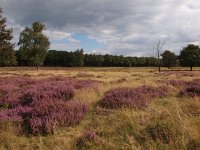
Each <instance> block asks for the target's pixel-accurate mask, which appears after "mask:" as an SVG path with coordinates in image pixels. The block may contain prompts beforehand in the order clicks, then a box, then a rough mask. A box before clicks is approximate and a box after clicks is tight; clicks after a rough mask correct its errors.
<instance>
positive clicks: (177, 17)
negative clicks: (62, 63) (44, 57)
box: [0, 0, 200, 56]
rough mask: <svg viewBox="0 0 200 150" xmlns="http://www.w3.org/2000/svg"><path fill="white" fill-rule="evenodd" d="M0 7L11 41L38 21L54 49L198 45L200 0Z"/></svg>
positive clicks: (47, 1)
mask: <svg viewBox="0 0 200 150" xmlns="http://www.w3.org/2000/svg"><path fill="white" fill-rule="evenodd" d="M0 7H2V8H3V10H4V16H5V17H7V24H8V26H9V27H12V28H13V30H14V39H13V41H14V42H16V43H17V42H18V38H19V34H20V32H21V31H22V30H23V29H24V28H25V27H26V26H29V27H30V26H31V24H32V23H33V22H35V21H41V22H42V23H44V24H45V26H46V31H45V34H46V35H47V36H48V37H49V40H50V42H51V46H50V49H55V50H67V51H74V50H76V49H80V48H83V49H84V51H85V53H96V54H114V55H124V56H152V55H153V46H154V45H156V43H158V41H166V44H165V45H164V47H163V50H171V51H173V52H175V53H176V54H178V53H179V52H180V50H181V49H182V48H183V47H185V46H187V44H189V43H192V44H197V45H199V44H200V42H199V40H200V1H199V0H0ZM16 48H17V47H16Z"/></svg>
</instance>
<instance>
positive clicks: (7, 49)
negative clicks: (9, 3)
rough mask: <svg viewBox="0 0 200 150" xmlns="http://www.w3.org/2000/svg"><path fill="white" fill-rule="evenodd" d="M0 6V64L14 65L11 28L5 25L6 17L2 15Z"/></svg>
mask: <svg viewBox="0 0 200 150" xmlns="http://www.w3.org/2000/svg"><path fill="white" fill-rule="evenodd" d="M2 13H3V10H2V9H1V8H0V66H12V65H16V57H15V52H14V44H13V43H11V40H12V38H13V36H12V29H10V28H7V27H6V18H5V17H3V16H2Z"/></svg>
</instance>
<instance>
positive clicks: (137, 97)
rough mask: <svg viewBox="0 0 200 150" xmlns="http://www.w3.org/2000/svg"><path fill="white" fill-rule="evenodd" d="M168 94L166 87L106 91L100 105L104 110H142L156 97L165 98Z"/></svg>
mask: <svg viewBox="0 0 200 150" xmlns="http://www.w3.org/2000/svg"><path fill="white" fill-rule="evenodd" d="M168 94H169V90H168V89H167V88H166V87H151V86H141V87H138V88H117V89H113V90H110V91H108V92H107V93H106V94H105V96H104V97H103V99H102V100H101V101H100V105H101V106H102V107H106V108H121V107H129V108H143V107H146V106H147V104H148V103H149V102H150V101H151V100H152V99H153V98H156V97H165V96H167V95H168Z"/></svg>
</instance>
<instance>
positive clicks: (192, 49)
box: [179, 44, 200, 71]
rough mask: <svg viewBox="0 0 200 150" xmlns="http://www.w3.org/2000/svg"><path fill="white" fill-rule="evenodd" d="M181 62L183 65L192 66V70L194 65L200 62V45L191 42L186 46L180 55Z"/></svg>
mask: <svg viewBox="0 0 200 150" xmlns="http://www.w3.org/2000/svg"><path fill="white" fill-rule="evenodd" d="M179 60H180V64H181V65H182V66H186V67H190V70H191V71H192V67H193V66H197V65H198V64H199V63H200V48H199V46H198V45H194V44H189V45H188V46H186V47H184V48H183V50H182V51H181V52H180V56H179Z"/></svg>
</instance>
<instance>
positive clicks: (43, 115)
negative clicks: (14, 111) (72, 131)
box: [26, 100, 88, 134]
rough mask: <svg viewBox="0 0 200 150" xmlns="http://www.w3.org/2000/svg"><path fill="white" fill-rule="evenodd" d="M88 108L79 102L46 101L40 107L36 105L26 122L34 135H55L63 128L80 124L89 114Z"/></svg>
mask: <svg viewBox="0 0 200 150" xmlns="http://www.w3.org/2000/svg"><path fill="white" fill-rule="evenodd" d="M87 109H88V108H87V106H86V105H85V104H83V103H81V102H79V101H76V100H70V101H68V102H64V101H55V100H44V101H42V102H41V104H40V105H35V107H33V111H32V113H31V114H30V117H28V121H27V122H26V123H27V124H26V125H27V126H29V128H30V129H31V130H30V131H28V132H30V133H32V134H39V133H42V134H47V133H53V132H54V130H55V129H57V128H58V127H62V126H70V125H76V124H78V123H79V122H80V121H81V120H82V119H83V117H84V116H85V114H86V112H87Z"/></svg>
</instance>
